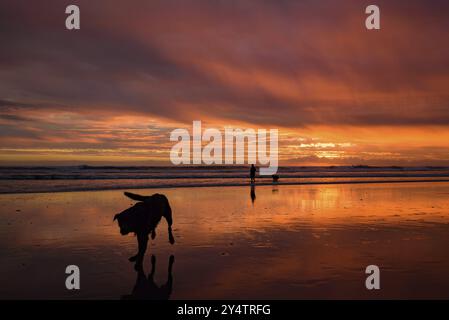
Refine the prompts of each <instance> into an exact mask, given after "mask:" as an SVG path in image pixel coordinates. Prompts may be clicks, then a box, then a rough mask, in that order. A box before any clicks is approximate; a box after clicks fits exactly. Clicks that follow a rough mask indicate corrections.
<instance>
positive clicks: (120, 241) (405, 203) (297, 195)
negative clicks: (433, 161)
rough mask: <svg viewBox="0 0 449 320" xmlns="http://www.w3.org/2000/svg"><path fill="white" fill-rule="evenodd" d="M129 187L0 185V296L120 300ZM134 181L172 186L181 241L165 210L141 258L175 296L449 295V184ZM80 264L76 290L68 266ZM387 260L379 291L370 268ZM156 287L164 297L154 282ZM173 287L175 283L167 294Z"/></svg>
mask: <svg viewBox="0 0 449 320" xmlns="http://www.w3.org/2000/svg"><path fill="white" fill-rule="evenodd" d="M123 191H124V190H113V191H89V192H61V193H35V194H9V195H0V206H1V208H2V210H1V212H0V215H1V220H2V221H3V222H2V224H1V226H0V251H1V252H2V263H1V264H0V277H1V279H0V283H1V286H0V298H1V299H17V298H20V299H105V298H107V299H120V298H121V297H123V296H125V295H129V294H130V293H131V292H132V290H133V287H134V285H135V283H136V279H137V272H136V271H135V270H134V268H133V264H132V263H130V262H129V261H128V257H129V256H131V255H133V254H135V251H136V249H137V244H136V239H135V237H134V236H132V235H129V236H121V235H120V233H119V229H118V226H117V225H116V223H114V222H113V221H112V218H113V216H114V214H116V213H118V212H120V211H122V210H124V209H126V208H127V207H129V206H130V205H132V204H133V201H131V200H129V199H127V198H126V197H124V196H123ZM254 191H255V192H254V193H255V199H254V202H253V201H252V198H251V189H250V187H249V186H246V187H203V188H173V189H163V190H157V189H151V190H134V192H136V193H140V194H152V193H156V192H161V193H164V194H165V195H166V196H167V197H168V199H169V201H170V204H171V206H172V209H173V218H174V225H173V226H174V228H173V231H174V235H175V238H176V243H175V244H174V245H170V244H169V243H168V240H167V238H168V236H167V228H166V223H165V221H162V222H161V224H160V225H159V227H158V230H157V237H156V239H155V240H152V241H151V242H150V246H149V249H148V251H147V253H146V257H145V262H144V269H145V272H146V273H148V272H149V269H150V266H151V263H150V258H151V255H154V256H155V257H156V263H155V266H156V270H155V276H154V282H155V283H156V285H157V286H159V287H160V286H162V285H164V284H165V283H166V281H167V268H168V262H169V257H170V256H171V255H173V256H174V263H173V270H172V275H173V286H172V290H171V292H169V293H168V297H169V298H171V299H216V298H227V299H229V298H237V299H259V298H261V299H265V298H267V299H268V298H275V299H296V298H306V299H309V298H310V299H311V298H324V299H328V298H337V299H339V298H356V299H367V298H370V299H371V298H374V299H376V298H401V299H406V298H437V299H438V298H449V273H448V271H447V270H449V251H448V250H447V247H446V245H447V243H449V209H448V208H449V197H448V195H449V183H447V182H431V183H397V184H395V183H383V184H354V185H352V184H344V185H302V186H256V188H255V190H254ZM70 264H75V265H78V266H79V267H80V270H81V290H75V291H68V290H67V289H66V288H65V286H64V282H65V278H66V276H67V275H66V274H65V273H64V271H65V267H66V266H67V265H70ZM370 264H375V265H378V266H379V267H380V269H381V290H375V291H368V290H367V289H366V288H365V278H366V275H365V268H366V266H368V265H370ZM155 288H156V289H155V290H153V291H152V292H151V293H149V296H148V298H149V299H154V298H162V295H159V294H160V292H158V290H157V287H155ZM165 297H167V292H166V293H165Z"/></svg>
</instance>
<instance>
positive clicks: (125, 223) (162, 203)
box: [114, 192, 175, 269]
mask: <svg viewBox="0 0 449 320" xmlns="http://www.w3.org/2000/svg"><path fill="white" fill-rule="evenodd" d="M125 196H127V197H128V198H131V199H133V200H136V201H138V202H137V203H136V204H135V205H133V206H132V207H131V208H128V209H126V210H124V211H122V212H121V213H118V214H116V215H115V216H114V221H115V220H117V221H118V225H119V227H120V233H121V234H122V235H127V234H128V233H130V232H134V233H135V235H136V236H137V243H138V252H137V254H136V255H135V256H132V257H131V258H129V261H132V262H134V261H135V262H136V269H137V268H139V266H141V265H142V262H143V258H144V256H145V251H146V250H147V245H148V235H149V234H150V233H151V239H154V238H155V237H156V227H157V225H158V224H159V222H160V221H161V219H162V217H164V218H165V220H167V224H168V240H169V242H170V243H171V244H174V243H175V238H174V237H173V233H172V229H171V226H172V224H173V218H172V211H171V208H170V204H169V203H168V199H167V197H166V196H164V195H162V194H158V193H156V194H153V195H152V196H141V195H138V194H134V193H130V192H125Z"/></svg>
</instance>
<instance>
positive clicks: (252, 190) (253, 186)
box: [250, 183, 256, 204]
mask: <svg viewBox="0 0 449 320" xmlns="http://www.w3.org/2000/svg"><path fill="white" fill-rule="evenodd" d="M250 196H251V202H252V203H253V204H254V201H256V184H255V183H251V192H250Z"/></svg>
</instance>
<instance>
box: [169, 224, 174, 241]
mask: <svg viewBox="0 0 449 320" xmlns="http://www.w3.org/2000/svg"><path fill="white" fill-rule="evenodd" d="M168 241H169V242H170V244H174V243H175V237H174V236H173V233H172V230H171V226H169V227H168Z"/></svg>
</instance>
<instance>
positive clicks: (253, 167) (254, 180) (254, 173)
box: [249, 163, 256, 183]
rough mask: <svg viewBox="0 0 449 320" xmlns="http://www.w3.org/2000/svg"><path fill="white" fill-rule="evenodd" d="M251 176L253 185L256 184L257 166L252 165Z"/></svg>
mask: <svg viewBox="0 0 449 320" xmlns="http://www.w3.org/2000/svg"><path fill="white" fill-rule="evenodd" d="M249 176H250V178H251V183H254V182H256V166H255V165H254V163H253V164H251V169H250V170H249Z"/></svg>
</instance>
